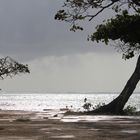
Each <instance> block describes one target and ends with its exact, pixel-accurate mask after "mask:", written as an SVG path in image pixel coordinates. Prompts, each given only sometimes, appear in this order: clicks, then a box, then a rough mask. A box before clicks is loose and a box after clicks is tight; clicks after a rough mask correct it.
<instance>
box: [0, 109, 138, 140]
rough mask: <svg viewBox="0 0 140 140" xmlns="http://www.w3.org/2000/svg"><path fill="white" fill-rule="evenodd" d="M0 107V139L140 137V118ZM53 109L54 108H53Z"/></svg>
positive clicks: (114, 139) (120, 139) (108, 139)
mask: <svg viewBox="0 0 140 140" xmlns="http://www.w3.org/2000/svg"><path fill="white" fill-rule="evenodd" d="M51 111H52V112H53V110H46V111H43V112H35V111H22V110H0V140H20V139H21V140H67V139H69V140H124V139H125V140H133V139H135V140H139V138H140V117H138V116H107V115H74V116H73V115H67V116H64V115H63V113H62V112H61V113H58V114H57V115H54V114H51ZM54 112H55V111H54Z"/></svg>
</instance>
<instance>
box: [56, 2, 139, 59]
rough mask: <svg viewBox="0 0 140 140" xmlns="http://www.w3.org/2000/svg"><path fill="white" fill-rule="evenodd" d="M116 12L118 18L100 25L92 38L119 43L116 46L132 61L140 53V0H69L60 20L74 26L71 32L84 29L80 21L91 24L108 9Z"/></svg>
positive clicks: (59, 17) (115, 17)
mask: <svg viewBox="0 0 140 140" xmlns="http://www.w3.org/2000/svg"><path fill="white" fill-rule="evenodd" d="M109 9H112V12H114V17H112V18H110V19H107V20H106V21H104V22H103V24H100V25H97V27H96V31H95V32H94V33H93V34H92V35H90V36H89V37H88V40H91V41H97V42H99V41H102V42H105V43H106V44H108V42H109V40H113V41H117V45H116V47H117V48H118V49H119V50H121V51H122V52H123V58H125V59H129V58H131V57H133V56H134V55H135V54H136V53H139V50H140V1H139V0H66V1H65V2H64V5H63V9H62V10H59V11H58V12H57V14H56V15H55V19H56V20H60V21H65V22H68V23H70V30H71V31H74V32H75V31H76V30H83V27H82V26H81V25H79V23H80V21H82V20H85V21H86V20H88V21H91V20H92V19H94V18H95V17H96V16H98V15H99V14H100V13H102V12H103V11H105V10H109Z"/></svg>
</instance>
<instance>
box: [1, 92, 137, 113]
mask: <svg viewBox="0 0 140 140" xmlns="http://www.w3.org/2000/svg"><path fill="white" fill-rule="evenodd" d="M118 95H119V93H111V92H110V93H105V92H90V93H79V92H76V93H71V92H63V93H61V92H58V93H57V92H55V93H47V92H46V93H32V92H1V93H0V109H2V110H24V111H40V112H42V111H44V110H46V109H64V108H70V109H73V110H83V107H82V106H83V104H84V99H85V98H87V102H89V103H91V104H92V105H93V106H95V105H97V104H99V103H106V104H107V103H109V102H110V101H112V100H113V99H114V98H116V97H117V96H118ZM127 105H131V106H135V107H136V108H137V110H138V111H139V110H140V93H134V94H133V95H132V96H131V97H130V99H129V101H128V102H127V104H126V106H127Z"/></svg>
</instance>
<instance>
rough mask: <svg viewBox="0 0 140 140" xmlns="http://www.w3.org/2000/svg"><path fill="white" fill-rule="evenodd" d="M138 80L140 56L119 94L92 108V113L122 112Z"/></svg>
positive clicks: (139, 76)
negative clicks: (109, 100) (107, 102)
mask: <svg viewBox="0 0 140 140" xmlns="http://www.w3.org/2000/svg"><path fill="white" fill-rule="evenodd" d="M139 80H140V56H139V57H138V60H137V65H136V68H135V70H134V72H133V74H132V76H131V77H130V79H129V80H128V82H127V83H126V85H125V87H124V89H123V91H122V92H121V93H120V95H119V96H118V97H117V98H115V99H114V100H113V101H112V102H110V103H109V104H107V105H105V106H102V107H100V108H99V109H96V110H94V111H93V113H111V114H122V113H123V108H124V106H125V104H126V103H127V101H128V99H129V98H130V96H131V95H132V93H133V91H134V90H135V88H136V85H137V83H138V82H139Z"/></svg>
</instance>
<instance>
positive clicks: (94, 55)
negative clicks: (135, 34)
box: [0, 0, 140, 92]
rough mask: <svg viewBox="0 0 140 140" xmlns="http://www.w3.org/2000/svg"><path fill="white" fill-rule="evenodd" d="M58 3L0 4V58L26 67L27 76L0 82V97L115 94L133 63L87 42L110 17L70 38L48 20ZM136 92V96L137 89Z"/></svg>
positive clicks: (14, 0)
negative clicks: (2, 94) (13, 93)
mask: <svg viewBox="0 0 140 140" xmlns="http://www.w3.org/2000/svg"><path fill="white" fill-rule="evenodd" d="M62 3H63V1H62V0H0V21H1V22H0V56H7V55H8V56H11V57H13V58H14V59H16V60H18V61H19V62H22V63H25V64H29V68H30V71H31V74H27V75H20V76H15V77H14V78H12V79H11V78H6V79H5V80H2V81H0V86H1V88H2V89H3V90H5V91H33V92H57V91H59V92H65V91H68V92H70V91H76V92H78V91H79V92H89V91H90V92H92V91H103V92H107V91H111V92H113V91H114V92H115V91H121V90H122V89H123V87H124V85H125V83H126V81H127V80H128V78H129V77H130V75H131V74H132V72H133V70H134V67H135V63H136V58H134V59H132V60H129V61H125V60H123V59H121V54H119V53H117V52H116V50H115V49H114V48H113V47H111V46H110V47H108V46H105V45H104V44H101V43H100V44H97V43H93V42H88V41H87V35H88V34H90V33H92V32H93V31H94V27H95V25H97V23H99V22H101V21H102V20H103V17H110V16H111V13H110V12H109V13H108V12H106V13H105V14H104V15H101V16H99V17H98V18H96V19H95V20H94V21H92V23H84V24H85V25H84V27H85V30H84V31H83V32H76V33H73V32H70V31H69V26H68V24H66V23H60V22H58V21H55V20H54V15H55V13H56V11H57V10H59V8H60V7H61V5H62ZM136 91H140V88H139V85H138V86H137V89H136Z"/></svg>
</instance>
